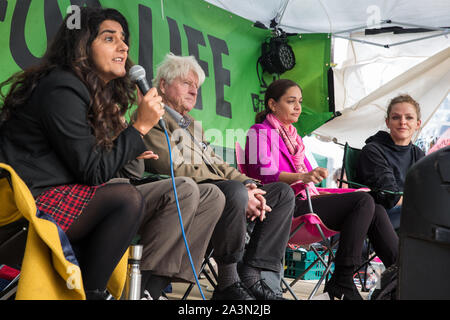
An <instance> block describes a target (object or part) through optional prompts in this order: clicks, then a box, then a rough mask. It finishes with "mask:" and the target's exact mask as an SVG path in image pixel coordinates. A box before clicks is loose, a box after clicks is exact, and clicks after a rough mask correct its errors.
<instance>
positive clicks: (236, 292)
mask: <svg viewBox="0 0 450 320" xmlns="http://www.w3.org/2000/svg"><path fill="white" fill-rule="evenodd" d="M211 300H255V297H254V296H253V295H252V294H251V293H250V292H249V291H248V289H247V288H246V287H245V286H244V285H243V284H242V282H240V281H238V282H235V283H233V284H232V285H231V286H228V287H226V288H225V289H223V290H222V291H219V290H217V289H216V290H214V293H213V296H212V298H211Z"/></svg>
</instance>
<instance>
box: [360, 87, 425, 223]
mask: <svg viewBox="0 0 450 320" xmlns="http://www.w3.org/2000/svg"><path fill="white" fill-rule="evenodd" d="M420 125H421V120H420V107H419V104H418V103H417V102H416V101H415V100H414V99H413V98H412V97H411V96H409V95H400V96H398V97H395V98H393V99H392V100H391V102H390V103H389V106H388V109H387V114H386V126H387V127H388V128H389V132H386V131H378V132H377V133H376V134H375V135H373V136H371V137H369V138H368V139H367V140H366V145H365V146H364V148H363V149H362V152H361V155H360V157H359V162H358V167H357V175H358V180H359V181H360V182H361V183H363V184H365V185H368V186H370V187H371V188H374V189H383V190H389V191H394V192H402V191H403V184H404V182H405V178H406V174H407V172H408V169H409V168H410V167H411V166H412V165H413V164H414V163H416V162H417V161H418V160H419V159H421V158H422V157H424V156H425V154H424V152H423V151H422V150H421V149H419V148H418V147H417V146H415V145H414V144H412V143H411V140H412V136H413V135H414V133H415V132H416V131H417V130H418V129H419V128H420ZM372 195H373V196H374V198H375V202H377V203H379V204H381V205H383V206H384V207H385V208H386V210H387V212H388V215H389V218H390V220H391V222H392V225H393V226H394V228H395V229H398V228H399V227H400V213H401V205H402V202H403V196H400V195H392V194H389V193H381V192H372Z"/></svg>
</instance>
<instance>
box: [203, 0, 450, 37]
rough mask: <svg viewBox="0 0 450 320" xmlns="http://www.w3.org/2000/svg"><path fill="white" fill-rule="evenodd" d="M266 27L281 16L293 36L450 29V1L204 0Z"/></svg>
mask: <svg viewBox="0 0 450 320" xmlns="http://www.w3.org/2000/svg"><path fill="white" fill-rule="evenodd" d="M205 1H207V2H209V3H211V4H213V5H215V6H218V7H220V8H223V9H225V10H227V11H229V12H232V13H234V14H236V15H239V16H241V17H243V18H245V19H248V20H250V21H253V22H255V21H260V22H262V23H264V24H265V25H266V26H269V25H270V21H271V20H272V19H273V18H275V17H276V16H277V14H279V13H282V10H283V9H284V5H285V4H286V3H287V6H286V9H285V11H284V15H283V16H282V18H281V23H280V27H281V28H282V29H283V30H284V31H286V32H294V33H308V32H309V33H334V32H339V31H342V30H347V29H350V28H354V27H355V26H364V25H373V24H374V22H375V23H377V20H388V19H390V20H392V21H396V22H402V23H411V24H416V25H422V26H428V27H449V26H450V1H448V0H427V1H423V0H390V1H386V0H352V1H349V0H345V1H336V0H205Z"/></svg>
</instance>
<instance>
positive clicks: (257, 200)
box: [245, 183, 272, 221]
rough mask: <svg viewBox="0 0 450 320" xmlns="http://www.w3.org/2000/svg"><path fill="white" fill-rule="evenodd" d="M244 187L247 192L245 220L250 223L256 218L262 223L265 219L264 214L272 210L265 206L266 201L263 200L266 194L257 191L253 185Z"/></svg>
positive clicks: (259, 190)
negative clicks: (248, 220)
mask: <svg viewBox="0 0 450 320" xmlns="http://www.w3.org/2000/svg"><path fill="white" fill-rule="evenodd" d="M245 186H246V187H247V191H248V205H247V211H246V215H247V218H248V219H250V220H251V221H254V220H255V219H256V218H259V220H260V221H263V220H264V219H265V218H266V212H270V211H272V209H271V208H270V207H269V206H268V205H266V199H265V198H264V195H265V194H266V192H265V191H264V190H261V189H258V187H257V186H256V185H255V184H254V183H249V184H247V185H245Z"/></svg>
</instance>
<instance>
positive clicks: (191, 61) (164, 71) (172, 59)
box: [152, 53, 205, 90]
mask: <svg viewBox="0 0 450 320" xmlns="http://www.w3.org/2000/svg"><path fill="white" fill-rule="evenodd" d="M191 70H192V71H193V72H195V73H196V74H197V76H198V86H199V87H200V86H201V85H202V84H203V82H204V81H205V72H204V71H203V69H202V67H200V65H199V64H198V62H197V60H196V59H195V57H194V56H187V57H182V56H176V55H174V54H173V53H168V54H166V56H165V58H164V60H163V62H161V64H160V65H159V66H158V69H157V70H156V77H155V79H153V81H152V83H153V86H154V87H156V88H158V90H159V84H160V83H161V79H164V80H165V81H167V83H169V84H170V83H172V81H173V80H175V79H176V78H177V77H182V78H185V77H187V75H188V73H189V71H191Z"/></svg>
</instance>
